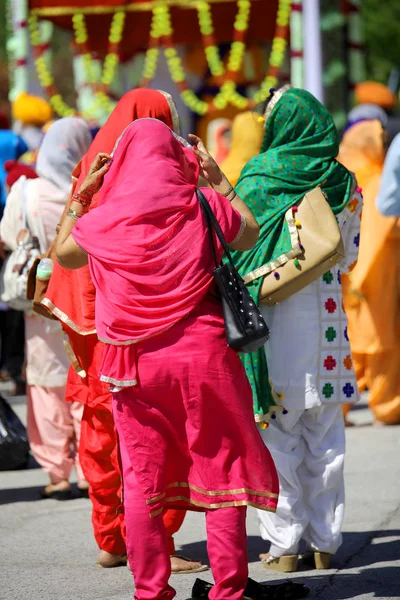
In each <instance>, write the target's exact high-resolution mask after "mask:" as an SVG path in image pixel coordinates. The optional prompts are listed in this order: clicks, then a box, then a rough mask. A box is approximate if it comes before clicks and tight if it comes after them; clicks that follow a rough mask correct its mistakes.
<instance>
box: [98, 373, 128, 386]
mask: <svg viewBox="0 0 400 600" xmlns="http://www.w3.org/2000/svg"><path fill="white" fill-rule="evenodd" d="M100 381H104V383H112V384H113V385H116V386H117V387H132V386H133V385H137V380H136V379H130V380H126V379H125V380H123V381H121V380H120V379H114V377H106V376H105V375H101V376H100Z"/></svg>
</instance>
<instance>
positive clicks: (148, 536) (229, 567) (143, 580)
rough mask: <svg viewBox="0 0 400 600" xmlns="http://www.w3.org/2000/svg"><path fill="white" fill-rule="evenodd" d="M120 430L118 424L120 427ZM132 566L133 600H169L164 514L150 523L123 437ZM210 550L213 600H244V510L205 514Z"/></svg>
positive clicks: (128, 544)
mask: <svg viewBox="0 0 400 600" xmlns="http://www.w3.org/2000/svg"><path fill="white" fill-rule="evenodd" d="M117 429H118V423H117ZM120 451H121V460H122V468H123V481H124V509H125V523H126V537H127V551H128V560H129V565H130V567H131V570H132V573H133V576H134V579H135V587H136V592H135V595H134V598H135V600H170V599H171V598H174V596H175V590H174V589H173V588H172V587H171V586H170V585H169V584H168V580H169V577H170V575H171V560H170V556H169V549H168V537H167V533H166V529H165V525H164V522H163V516H162V514H159V515H158V516H156V517H153V518H150V516H149V508H148V506H147V504H146V501H145V499H144V496H143V493H142V491H141V489H140V486H139V484H138V482H137V479H136V477H135V474H134V472H133V469H132V467H131V462H130V459H129V455H128V451H127V448H126V446H125V444H124V441H123V438H122V436H120ZM206 525H207V550H208V556H209V559H210V564H211V570H212V574H213V577H214V581H215V586H214V587H213V589H212V591H211V592H210V595H209V598H210V599H211V600H242V598H243V592H244V588H245V587H246V584H247V578H248V559H247V538H246V507H245V506H240V507H232V508H219V509H216V510H207V511H206Z"/></svg>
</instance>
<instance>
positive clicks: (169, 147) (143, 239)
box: [73, 119, 240, 345]
mask: <svg viewBox="0 0 400 600" xmlns="http://www.w3.org/2000/svg"><path fill="white" fill-rule="evenodd" d="M197 179H198V164H197V160H196V157H195V155H194V153H193V151H192V150H191V149H190V147H187V148H186V147H184V146H183V145H182V144H181V143H180V142H179V141H178V140H177V139H176V136H175V135H174V133H173V132H172V131H171V130H170V129H169V128H168V127H167V126H166V125H165V124H163V123H161V122H160V121H157V120H155V119H139V120H137V121H135V122H134V123H132V124H131V125H129V126H128V127H127V129H126V130H125V132H124V134H123V135H122V137H121V139H120V141H119V143H118V145H117V148H116V150H115V153H114V158H113V162H112V165H111V167H110V170H109V172H108V173H107V175H106V177H105V180H104V184H103V188H102V192H101V196H100V198H99V205H98V207H97V208H95V209H94V210H92V211H90V212H89V213H87V214H86V215H85V216H84V217H82V218H81V219H80V220H79V221H78V223H77V225H76V226H75V228H74V230H73V237H74V239H75V241H76V242H77V244H79V245H80V246H81V247H82V248H83V249H84V250H86V251H87V253H88V255H89V266H90V272H91V276H92V281H93V283H94V285H95V287H96V330H97V334H98V336H99V339H101V340H102V341H104V342H106V343H108V344H116V345H126V344H132V343H135V342H138V341H140V340H144V339H146V338H149V337H151V336H154V335H157V334H159V333H161V332H163V331H166V330H167V329H169V328H170V327H172V326H173V325H174V324H175V323H177V322H178V321H180V320H181V319H182V318H184V317H185V316H186V315H187V314H188V313H190V312H191V310H193V309H194V307H195V306H196V305H197V304H198V303H199V302H200V301H201V299H202V298H203V297H204V296H205V294H206V293H207V290H208V289H209V287H210V285H211V283H212V281H213V275H212V270H213V261H212V257H211V253H210V250H209V239H208V237H207V229H206V225H205V221H204V218H203V215H202V212H201V209H200V206H199V203H198V201H197V197H196V193H195V188H196V183H197ZM206 193H207V195H208V197H209V198H210V196H214V195H216V193H215V192H213V191H212V190H207V192H206ZM239 224H240V216H239ZM221 255H222V251H221Z"/></svg>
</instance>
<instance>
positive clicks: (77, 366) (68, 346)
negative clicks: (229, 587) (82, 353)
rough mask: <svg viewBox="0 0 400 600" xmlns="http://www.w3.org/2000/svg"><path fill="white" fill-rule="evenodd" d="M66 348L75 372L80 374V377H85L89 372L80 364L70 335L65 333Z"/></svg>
mask: <svg viewBox="0 0 400 600" xmlns="http://www.w3.org/2000/svg"><path fill="white" fill-rule="evenodd" d="M64 335H65V337H64V340H63V343H64V350H65V352H66V353H67V356H68V358H69V361H70V363H71V366H72V368H73V369H74V371H75V373H77V375H79V377H82V379H85V377H86V375H87V373H86V371H85V370H84V369H82V367H81V365H80V364H79V360H78V358H77V356H76V354H75V352H74V351H73V349H72V346H71V344H70V342H69V339H68V336H67V334H64Z"/></svg>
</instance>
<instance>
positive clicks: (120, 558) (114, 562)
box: [97, 550, 127, 569]
mask: <svg viewBox="0 0 400 600" xmlns="http://www.w3.org/2000/svg"><path fill="white" fill-rule="evenodd" d="M126 561H127V559H126V554H111V552H106V551H105V550H100V552H99V556H98V557H97V566H98V567H100V568H102V569H113V568H114V567H125V566H126Z"/></svg>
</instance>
